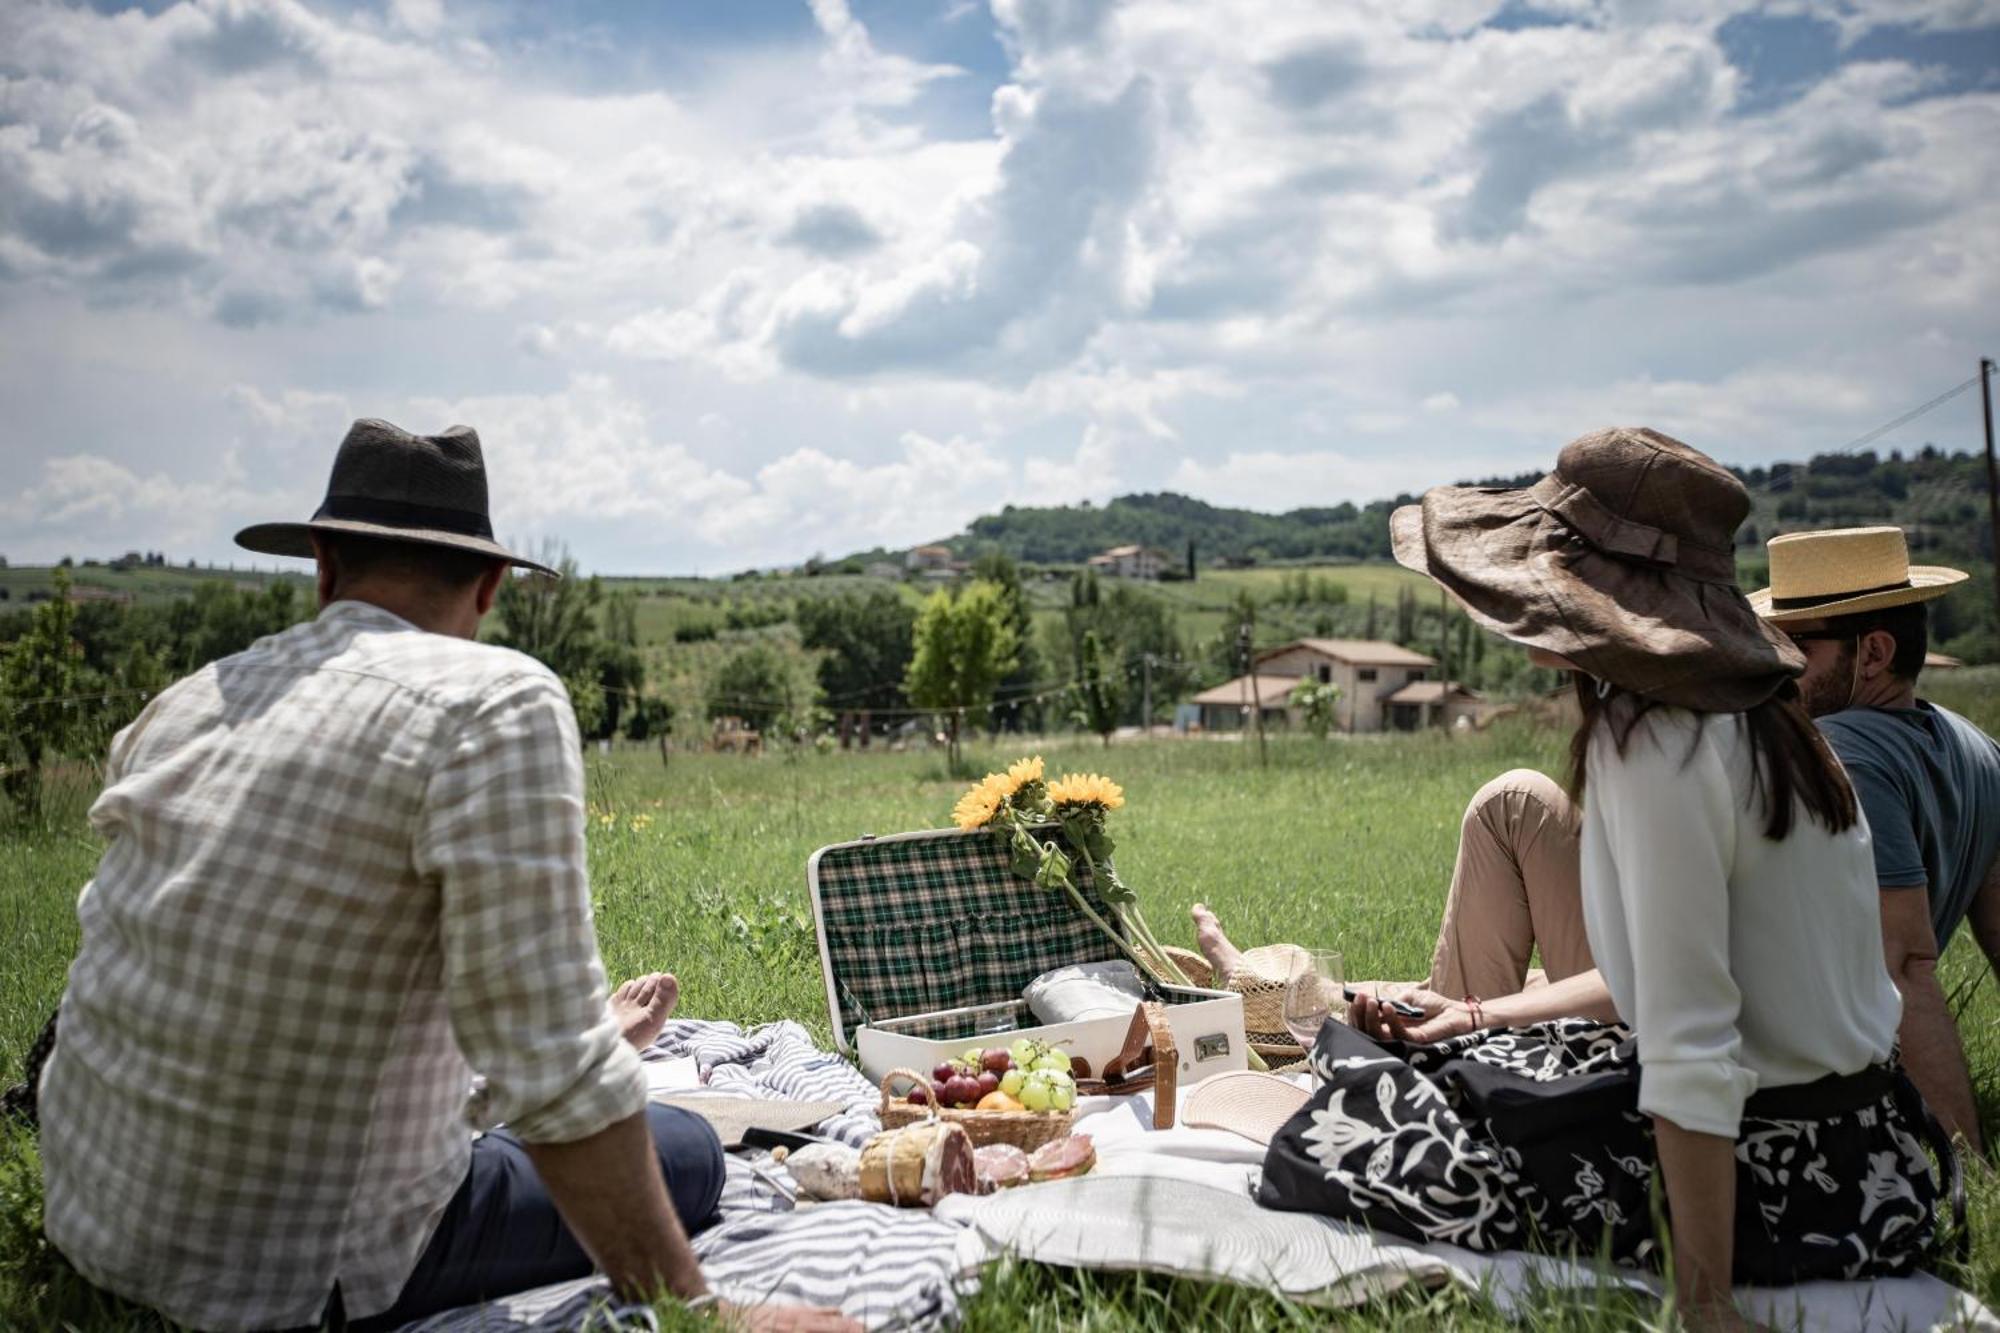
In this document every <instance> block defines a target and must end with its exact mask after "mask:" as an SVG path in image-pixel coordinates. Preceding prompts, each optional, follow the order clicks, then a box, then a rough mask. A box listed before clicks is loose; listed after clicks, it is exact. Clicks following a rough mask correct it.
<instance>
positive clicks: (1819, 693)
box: [1799, 644, 1854, 717]
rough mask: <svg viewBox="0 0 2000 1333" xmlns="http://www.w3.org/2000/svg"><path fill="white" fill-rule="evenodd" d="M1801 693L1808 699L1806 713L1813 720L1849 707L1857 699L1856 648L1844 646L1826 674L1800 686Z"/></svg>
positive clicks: (1803, 681) (1823, 673) (1849, 645)
mask: <svg viewBox="0 0 2000 1333" xmlns="http://www.w3.org/2000/svg"><path fill="white" fill-rule="evenodd" d="M1799 692H1800V693H1801V694H1802V695H1803V696H1804V697H1805V705H1806V712H1808V713H1810V714H1811V715H1812V716H1814V717H1825V716H1826V715H1827V714H1828V713H1838V712H1839V711H1840V710H1841V709H1843V708H1845V707H1847V705H1848V704H1849V703H1851V702H1852V701H1853V698H1854V648H1853V645H1851V644H1843V645H1841V648H1840V651H1839V653H1838V654H1837V655H1835V657H1834V659H1833V662H1832V664H1831V665H1829V666H1828V667H1827V669H1826V670H1824V671H1822V672H1820V673H1819V674H1818V675H1817V676H1815V677H1812V678H1811V679H1809V680H1802V681H1800V682H1799Z"/></svg>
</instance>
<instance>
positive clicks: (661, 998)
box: [611, 972, 681, 1051]
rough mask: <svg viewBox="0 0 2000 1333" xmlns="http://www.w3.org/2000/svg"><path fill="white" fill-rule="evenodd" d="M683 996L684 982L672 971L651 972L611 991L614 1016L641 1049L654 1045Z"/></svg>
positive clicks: (626, 1035) (631, 1040) (629, 1038)
mask: <svg viewBox="0 0 2000 1333" xmlns="http://www.w3.org/2000/svg"><path fill="white" fill-rule="evenodd" d="M680 998H681V983H680V982H678V981H676V980H675V979H674V974H673V973H671V972H648V973H647V974H646V975H645V976H643V977H633V978H632V979H631V980H630V981H628V982H626V983H625V984H624V985H622V986H620V987H619V988H618V989H617V990H615V991H613V992H611V1016H612V1017H613V1018H616V1019H617V1020H618V1030H619V1031H620V1032H622V1033H623V1034H624V1035H625V1040H626V1041H629V1042H631V1043H632V1045H634V1046H635V1047H637V1048H638V1049H640V1050H642V1051H643V1050H645V1049H646V1048H647V1047H648V1046H651V1045H652V1044H653V1042H654V1041H655V1040H656V1039H657V1038H658V1037H659V1035H660V1029H661V1028H663V1027H665V1026H666V1025H667V1018H668V1017H669V1016H670V1015H671V1014H672V1013H673V1012H674V1005H675V1004H676V1003H677V1002H678V1001H679V1000H680Z"/></svg>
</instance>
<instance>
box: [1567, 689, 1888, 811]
mask: <svg viewBox="0 0 2000 1333" xmlns="http://www.w3.org/2000/svg"><path fill="white" fill-rule="evenodd" d="M1575 682H1576V702H1577V706H1578V707H1579V708H1581V709H1582V710H1583V724H1582V725H1581V726H1579V727H1578V728H1577V729H1576V735H1575V736H1574V737H1572V738H1571V739H1570V743H1569V794H1570V798H1571V799H1572V800H1575V801H1577V802H1578V803H1581V802H1582V800H1583V787H1584V779H1585V776H1586V775H1585V773H1584V766H1585V759H1586V757H1587V756H1588V755H1589V753H1590V741H1591V737H1592V736H1594V735H1595V734H1596V733H1597V729H1598V728H1599V727H1600V726H1604V727H1609V728H1611V740H1612V743H1613V744H1614V745H1615V746H1616V747H1617V750H1618V753H1619V754H1621V755H1622V754H1624V753H1625V747H1626V745H1627V744H1629V743H1630V742H1631V739H1632V732H1633V731H1634V730H1635V729H1636V728H1637V727H1638V725H1639V723H1640V722H1641V721H1642V720H1643V719H1644V718H1645V716H1646V714H1648V713H1650V712H1652V711H1653V709H1655V708H1656V707H1659V705H1658V704H1656V703H1655V702H1654V701H1652V700H1650V699H1645V698H1642V697H1640V696H1639V695H1636V694H1631V693H1628V692H1627V691H1624V690H1620V689H1617V688H1615V687H1614V688H1611V689H1609V690H1607V691H1606V692H1605V693H1604V694H1603V695H1602V696H1600V695H1599V694H1598V682H1597V680H1596V678H1595V677H1592V676H1587V675H1585V674H1584V673H1583V672H1581V671H1579V672H1577V673H1576V674H1575ZM1740 716H1741V717H1742V719H1743V725H1744V726H1746V727H1748V728H1749V729H1750V773H1751V777H1750V784H1751V792H1752V793H1753V795H1754V797H1755V799H1756V800H1757V801H1758V802H1760V803H1761V804H1762V806H1763V809H1764V836H1765V837H1767V838H1769V839H1771V840H1772V841H1773V842H1781V841H1783V840H1784V838H1785V837H1786V835H1788V834H1789V833H1791V831H1792V812H1793V811H1794V810H1795V809H1796V808H1797V807H1798V806H1801V805H1803V806H1804V807H1805V809H1806V814H1807V815H1808V816H1809V817H1810V818H1811V819H1813V820H1814V821H1815V822H1817V823H1819V824H1821V825H1824V826H1825V828H1826V829H1827V831H1828V832H1831V833H1843V832H1845V831H1846V830H1848V829H1850V828H1852V827H1853V826H1854V821H1855V818H1856V815H1855V805H1854V788H1853V787H1851V786H1849V785H1848V781H1847V774H1846V772H1845V771H1843V770H1842V768H1841V767H1840V763H1839V761H1838V760H1836V759H1835V758H1834V757H1833V751H1832V750H1831V749H1830V748H1828V746H1827V743H1826V738H1825V737H1824V736H1822V735H1820V732H1819V728H1818V727H1816V726H1814V725H1813V723H1812V718H1811V717H1809V716H1808V715H1807V713H1806V707H1805V704H1804V702H1803V701H1801V700H1800V698H1799V687H1798V684H1797V682H1795V681H1789V680H1788V681H1786V682H1785V683H1784V684H1783V685H1782V686H1780V687H1779V689H1778V692H1777V693H1776V694H1774V695H1772V696H1771V697H1770V698H1768V699H1766V700H1765V701H1764V702H1763V703H1760V704H1758V705H1757V706H1756V707H1754V708H1751V709H1749V710H1747V711H1746V712H1744V713H1742V714H1741V715H1740Z"/></svg>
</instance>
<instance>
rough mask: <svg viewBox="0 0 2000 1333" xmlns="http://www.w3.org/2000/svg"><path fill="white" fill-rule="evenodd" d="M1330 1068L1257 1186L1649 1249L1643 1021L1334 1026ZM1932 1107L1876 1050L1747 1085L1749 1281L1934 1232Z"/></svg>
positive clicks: (1655, 1194) (1536, 1243) (1580, 1242)
mask: <svg viewBox="0 0 2000 1333" xmlns="http://www.w3.org/2000/svg"><path fill="white" fill-rule="evenodd" d="M1312 1066H1313V1069H1314V1072H1315V1073H1316V1074H1317V1075H1318V1076H1319V1078H1320V1079H1321V1080H1322V1085H1321V1087H1320V1088H1319V1090H1318V1091H1317V1092H1316V1093H1315V1094H1314V1095H1313V1097H1312V1100H1311V1101H1309V1102H1308V1103H1307V1104H1306V1106H1305V1107H1304V1108H1303V1109H1302V1110H1301V1111H1300V1112H1299V1113H1298V1114H1297V1115H1295V1116H1294V1117H1293V1118H1292V1119H1291V1120H1290V1121H1289V1122H1287V1123H1286V1125H1285V1126H1284V1128H1283V1129H1282V1130H1281V1131H1280V1132H1279V1133H1278V1135H1277V1137H1276V1138H1274V1139H1273V1140H1272V1141H1271V1149H1270V1153H1269V1155H1268V1156H1267V1157H1266V1159H1265V1163H1264V1179H1263V1185H1262V1187H1261V1190H1260V1193H1259V1199H1260V1201H1261V1202H1262V1203H1263V1204H1264V1205H1265V1206H1266V1207H1270V1208H1280V1209H1286V1210H1290V1211H1299V1212H1313V1213H1320V1214H1324V1215H1326V1216H1330V1217H1337V1218H1341V1219H1343V1220H1346V1221H1351V1222H1358V1223H1362V1224H1365V1225H1367V1226H1370V1227H1373V1228H1375V1229H1377V1230H1380V1231H1385V1232H1390V1233H1393V1234H1395V1235H1400V1236H1406V1237H1409V1238H1411V1239H1413V1240H1423V1241H1446V1242H1449V1243H1451V1244H1454V1245H1462V1246H1465V1247H1466V1248H1467V1249H1473V1250H1485V1251H1491V1250H1500V1249H1519V1248H1539V1249H1558V1250H1571V1249H1574V1250H1578V1251H1581V1252H1582V1253H1585V1254H1601V1255H1604V1256H1606V1257H1608V1258H1610V1259H1611V1260H1612V1261H1614V1262H1616V1263H1620V1264H1626V1265H1633V1266H1644V1267H1650V1266H1653V1264H1654V1260H1655V1258H1656V1255H1655V1248H1656V1245H1657V1228H1656V1226H1655V1215H1656V1213H1658V1214H1661V1215H1664V1212H1665V1206H1666V1204H1665V1193H1664V1189H1663V1188H1656V1187H1655V1185H1654V1166H1655V1162H1656V1155H1655V1152H1654V1146H1653V1126H1652V1118H1651V1117H1650V1116H1646V1115H1642V1114H1640V1113H1639V1110H1638V1093H1639V1062H1638V1056H1637V1050H1636V1045H1635V1043H1634V1041H1633V1040H1632V1035H1631V1033H1630V1031H1629V1030H1628V1029H1626V1028H1624V1027H1621V1026H1617V1025H1614V1024H1603V1023H1595V1022H1590V1021H1586V1020H1580V1019H1565V1020H1561V1021H1558V1022H1551V1023H1541V1024H1537V1025H1535V1026H1533V1027H1527V1028H1518V1029H1512V1030H1506V1031H1497V1032H1481V1033H1474V1034H1472V1035H1469V1036H1465V1037H1457V1038H1453V1039H1452V1040H1450V1041H1447V1042H1441V1043H1439V1044H1437V1045H1435V1046H1406V1045H1403V1044H1401V1043H1378V1042H1376V1041H1373V1040H1371V1039H1370V1038H1368V1037H1367V1036H1365V1035H1363V1034H1361V1033H1359V1032H1356V1031H1354V1030H1353V1029H1351V1028H1348V1027H1346V1026H1344V1025H1342V1024H1340V1023H1328V1024H1327V1025H1326V1027H1325V1028H1324V1029H1322V1031H1321V1032H1320V1035H1319V1040H1318V1041H1317V1042H1316V1043H1315V1044H1314V1046H1313V1052H1312ZM1924 1124H1925V1111H1924V1108H1923V1104H1922V1102H1921V1100H1920V1099H1919V1098H1918V1096H1917V1093H1916V1090H1915V1089H1914V1088H1913V1087H1912V1086H1911V1085H1910V1083H1909V1080H1908V1079H1907V1078H1906V1077H1904V1075H1903V1074H1902V1073H1901V1071H1900V1070H1896V1069H1892V1068H1888V1067H1882V1068H1876V1069H1869V1070H1865V1071H1863V1072H1862V1073H1859V1074H1855V1075H1851V1076H1848V1077H1845V1078H1828V1079H1822V1080H1820V1081H1818V1082H1816V1083H1812V1084H1807V1085H1804V1086H1801V1087H1792V1088H1778V1089H1771V1090H1767V1091H1765V1092H1761V1093H1759V1094H1757V1095H1756V1096H1754V1097H1752V1098H1751V1100H1750V1103H1749V1105H1748V1106H1747V1107H1746V1108H1745V1113H1744V1117H1743V1122H1742V1129H1741V1131H1740V1134H1739V1136H1738V1138H1737V1141H1736V1164H1737V1167H1736V1169H1737V1190H1736V1278H1737V1280H1738V1281H1739V1282H1751V1283H1769V1284H1777V1283H1792V1282H1799V1281H1805V1280H1808V1279H1812V1278H1860V1277H1887V1276H1896V1275H1900V1274H1904V1273H1908V1272H1911V1271H1912V1270H1914V1269H1915V1268H1916V1267H1917V1265H1918V1263H1919V1262H1920V1261H1921V1260H1922V1259H1923V1257H1924V1256H1925V1254H1926V1253H1927V1252H1928V1251H1929V1250H1930V1248H1931V1246H1932V1244H1933V1242H1934V1240H1935V1237H1936V1234H1937V1226H1936V1212H1937V1201H1938V1184H1937V1177H1936V1174H1935V1172H1934V1170H1933V1168H1932V1165H1931V1161H1930V1159H1929V1157H1928V1156H1926V1154H1925V1151H1924V1140H1923V1129H1922V1127H1923V1125H1924Z"/></svg>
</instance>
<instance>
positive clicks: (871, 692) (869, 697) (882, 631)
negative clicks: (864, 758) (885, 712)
mask: <svg viewBox="0 0 2000 1333" xmlns="http://www.w3.org/2000/svg"><path fill="white" fill-rule="evenodd" d="M797 620H798V626H799V639H800V641H801V643H803V645H804V646H805V647H807V648H809V649H815V650H817V651H819V652H821V653H823V654H824V656H822V657H821V658H820V660H819V668H818V672H819V684H820V688H821V689H822V690H824V691H825V692H826V699H827V702H828V703H829V704H830V705H832V706H833V707H834V708H836V709H837V710H838V711H840V712H851V711H859V710H862V709H895V708H901V707H902V706H903V703H904V695H903V673H904V672H905V671H907V670H909V666H910V655H911V653H913V652H914V651H915V634H916V624H917V611H916V608H915V607H913V606H911V605H910V604H909V603H908V602H907V601H905V600H904V599H903V598H902V597H901V596H900V595H899V594H897V593H896V592H894V591H892V590H890V589H888V588H875V589H872V590H870V591H869V592H867V593H865V594H861V593H852V592H845V593H841V594H840V595H839V596H837V597H818V598H807V599H804V600H801V601H800V602H799V604H798V610H797Z"/></svg>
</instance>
